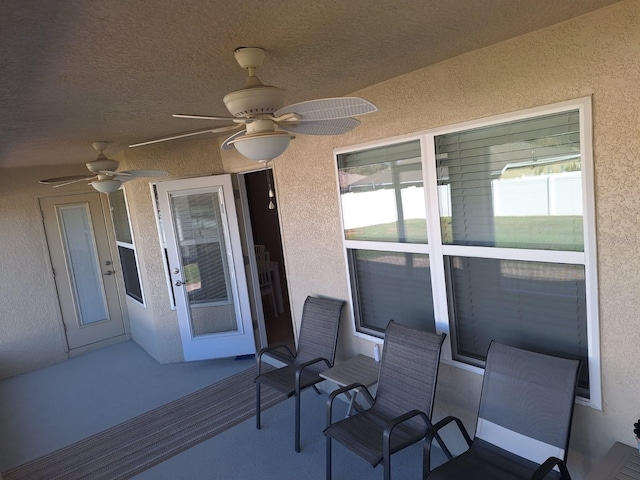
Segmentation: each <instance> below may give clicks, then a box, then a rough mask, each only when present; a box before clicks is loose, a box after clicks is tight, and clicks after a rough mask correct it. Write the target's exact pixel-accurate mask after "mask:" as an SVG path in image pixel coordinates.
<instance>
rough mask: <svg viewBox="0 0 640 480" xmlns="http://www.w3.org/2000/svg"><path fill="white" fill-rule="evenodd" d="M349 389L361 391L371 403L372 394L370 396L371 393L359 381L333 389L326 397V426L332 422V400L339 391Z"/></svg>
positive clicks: (347, 390) (343, 391)
mask: <svg viewBox="0 0 640 480" xmlns="http://www.w3.org/2000/svg"><path fill="white" fill-rule="evenodd" d="M351 390H357V391H358V392H362V393H363V394H364V396H365V397H366V398H367V401H368V402H369V404H370V405H372V404H373V396H371V393H370V392H369V390H368V389H367V387H365V386H364V385H362V384H361V383H352V384H350V385H345V386H344V387H340V388H338V389H337V390H334V391H333V392H331V393H330V394H329V398H328V399H327V428H328V427H330V426H331V424H332V423H333V401H334V400H335V398H336V397H337V396H338V395H340V394H341V393H346V392H349V391H351ZM356 395H357V393H356Z"/></svg>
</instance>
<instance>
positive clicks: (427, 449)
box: [422, 415, 472, 478]
mask: <svg viewBox="0 0 640 480" xmlns="http://www.w3.org/2000/svg"><path fill="white" fill-rule="evenodd" d="M451 422H454V423H455V424H456V425H457V426H458V430H459V431H460V433H461V434H462V436H463V437H464V440H465V442H467V446H469V447H470V446H471V443H472V442H471V437H470V436H469V433H467V429H466V428H464V425H463V424H462V421H461V420H460V419H459V418H457V417H452V416H451V415H449V416H447V417H444V418H443V419H442V420H440V421H439V422H437V423H435V424H434V425H432V426H431V428H429V430H427V434H426V435H425V437H424V454H423V457H422V459H423V460H422V461H423V464H422V467H423V477H424V478H426V477H427V475H428V474H429V473H431V444H432V443H433V439H434V438H435V439H436V441H437V442H438V443H439V444H440V447H442V450H443V452H444V454H445V455H446V456H447V458H448V459H449V460H451V459H452V458H453V455H451V452H450V451H449V449H448V448H447V446H446V445H445V443H444V441H443V440H442V438H440V435H439V433H438V432H439V431H440V430H441V429H442V428H444V427H445V426H447V425H449V424H450V423H451Z"/></svg>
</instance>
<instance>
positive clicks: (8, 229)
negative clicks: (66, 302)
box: [0, 167, 82, 379]
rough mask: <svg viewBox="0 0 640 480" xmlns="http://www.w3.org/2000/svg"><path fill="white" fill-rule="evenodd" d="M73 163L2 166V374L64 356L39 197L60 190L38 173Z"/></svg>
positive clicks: (54, 172) (57, 172) (53, 172)
mask: <svg viewBox="0 0 640 480" xmlns="http://www.w3.org/2000/svg"><path fill="white" fill-rule="evenodd" d="M77 172H78V170H77V167H68V168H67V167H61V168H56V169H54V168H48V167H43V168H39V169H32V168H29V169H26V168H18V169H8V170H7V169H5V170H2V171H0V192H1V193H0V245H1V246H2V248H0V265H2V268H3V270H4V272H5V279H4V281H3V282H2V286H0V379H2V378H6V377H10V376H13V375H17V374H20V373H23V372H28V371H31V370H34V369H36V368H40V367H42V366H44V365H50V364H52V363H55V362H59V361H61V360H65V359H66V358H67V352H66V340H65V338H64V334H63V329H62V317H61V314H60V308H59V304H58V299H57V295H56V287H55V283H54V280H53V273H52V271H51V264H50V261H49V254H48V251H47V244H46V240H45V236H44V228H43V226H42V217H41V215H40V210H39V204H38V196H53V195H56V194H58V195H59V194H61V193H62V194H64V195H66V194H69V193H73V192H76V191H79V190H80V189H81V188H82V187H78V186H76V185H70V186H69V188H67V189H65V191H64V192H60V191H54V190H52V189H51V186H46V185H40V184H38V180H39V179H41V178H48V177H55V176H63V175H71V174H76V173H77Z"/></svg>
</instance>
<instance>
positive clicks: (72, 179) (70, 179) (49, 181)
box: [38, 175, 93, 185]
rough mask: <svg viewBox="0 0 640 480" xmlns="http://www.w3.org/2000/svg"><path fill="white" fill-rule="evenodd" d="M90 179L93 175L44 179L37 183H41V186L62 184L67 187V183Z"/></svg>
mask: <svg viewBox="0 0 640 480" xmlns="http://www.w3.org/2000/svg"><path fill="white" fill-rule="evenodd" d="M91 178H93V175H92V176H89V177H87V175H68V176H66V177H55V178H45V179H44V180H39V181H38V183H42V184H43V185H53V184H54V183H64V185H68V184H69V183H75V182H80V181H82V180H88V179H91Z"/></svg>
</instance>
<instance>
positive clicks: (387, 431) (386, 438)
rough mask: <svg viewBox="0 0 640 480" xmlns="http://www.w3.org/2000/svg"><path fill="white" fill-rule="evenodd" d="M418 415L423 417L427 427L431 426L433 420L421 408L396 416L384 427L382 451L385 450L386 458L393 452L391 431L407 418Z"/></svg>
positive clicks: (384, 455)
mask: <svg viewBox="0 0 640 480" xmlns="http://www.w3.org/2000/svg"><path fill="white" fill-rule="evenodd" d="M417 416H419V417H422V419H423V420H424V422H425V424H426V427H427V428H430V427H431V422H430V421H429V417H427V414H426V413H424V412H422V411H420V410H411V411H410V412H407V413H404V414H402V415H400V416H399V417H395V418H393V419H391V420H389V422H387V424H386V425H385V427H384V431H383V432H382V452H383V457H384V458H389V457H390V455H391V453H392V452H391V433H392V432H393V429H394V428H396V427H397V426H398V425H400V424H401V423H402V422H406V421H407V420H410V419H412V418H413V417H417Z"/></svg>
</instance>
